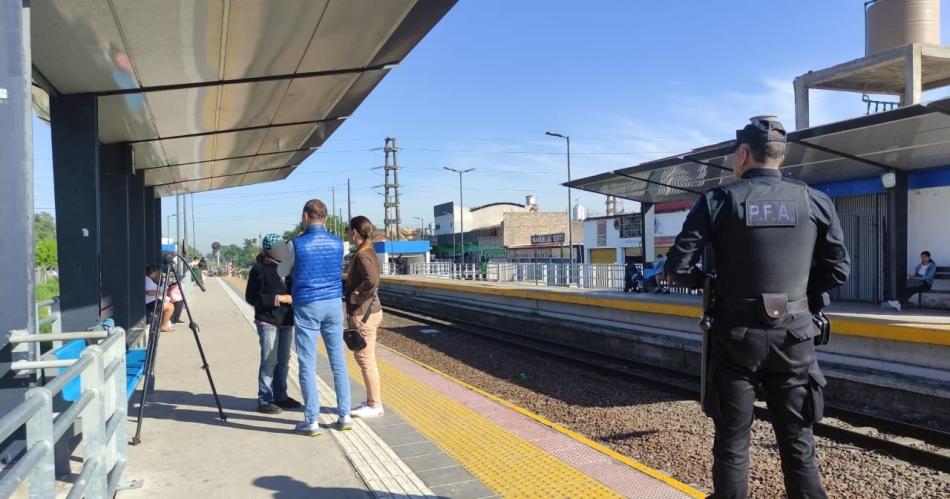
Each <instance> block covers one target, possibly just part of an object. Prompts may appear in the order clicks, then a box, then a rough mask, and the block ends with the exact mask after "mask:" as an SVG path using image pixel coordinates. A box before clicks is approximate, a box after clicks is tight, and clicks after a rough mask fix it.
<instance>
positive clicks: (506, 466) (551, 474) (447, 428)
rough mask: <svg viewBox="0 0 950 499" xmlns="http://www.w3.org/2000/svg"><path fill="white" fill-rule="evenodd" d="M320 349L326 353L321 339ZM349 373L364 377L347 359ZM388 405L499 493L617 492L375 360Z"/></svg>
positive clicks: (595, 494)
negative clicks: (383, 384) (383, 381)
mask: <svg viewBox="0 0 950 499" xmlns="http://www.w3.org/2000/svg"><path fill="white" fill-rule="evenodd" d="M320 349H321V350H322V351H323V352H324V355H325V354H326V351H325V350H324V348H323V344H322V343H321V344H320ZM347 361H348V362H347V364H348V367H349V371H350V376H351V377H352V378H353V379H355V380H362V374H361V373H360V370H359V366H357V365H356V362H355V361H353V359H352V358H349V359H347ZM378 364H379V371H380V377H381V378H382V379H383V380H385V390H386V405H387V406H388V407H391V408H393V409H395V410H396V411H397V412H399V415H400V416H402V418H403V419H405V420H406V422H407V423H409V424H410V425H412V426H413V427H415V428H416V430H418V431H419V433H422V434H423V435H425V436H426V437H427V438H428V439H429V440H431V441H432V442H433V443H434V444H436V445H438V446H439V447H440V448H441V449H442V450H443V451H444V452H445V453H446V454H448V455H449V456H451V457H452V458H453V459H455V460H456V461H457V462H458V463H459V465H461V466H462V467H464V468H465V469H467V470H468V471H469V472H470V473H472V474H473V475H475V476H476V477H477V478H478V479H479V480H481V481H482V483H484V484H485V485H486V486H487V487H489V488H491V489H492V490H494V491H495V492H497V493H498V494H500V495H501V496H503V497H545V498H548V497H571V498H575V497H585V498H586V497H598V498H599V497H620V496H619V495H618V494H616V493H614V492H613V491H612V490H610V489H608V488H607V487H606V486H604V485H603V484H602V483H600V482H598V481H597V480H594V479H593V478H590V477H588V476H587V475H585V474H584V473H582V472H580V471H578V470H576V469H575V468H573V467H571V466H569V465H568V464H567V463H565V462H563V461H561V460H560V459H558V458H556V457H554V456H551V455H550V454H548V453H547V452H545V451H544V450H543V449H541V448H539V447H537V446H535V445H533V444H531V443H528V442H526V441H525V440H522V439H521V437H519V436H517V435H515V434H513V433H511V432H509V431H508V430H506V429H504V428H502V427H501V426H499V425H497V424H495V423H494V422H492V421H489V420H488V419H486V418H484V417H482V416H480V415H478V414H476V413H474V412H472V411H471V410H470V409H469V408H467V407H465V406H464V405H462V404H460V403H458V402H456V401H455V400H453V399H451V398H449V397H447V396H445V395H443V394H442V393H440V392H438V391H437V390H435V389H433V388H430V387H429V386H428V385H426V384H424V383H421V382H419V381H417V380H415V379H413V378H412V377H411V376H409V375H407V374H406V373H404V372H403V371H402V370H400V369H398V368H396V367H393V366H392V365H390V364H389V363H387V362H385V361H382V360H378Z"/></svg>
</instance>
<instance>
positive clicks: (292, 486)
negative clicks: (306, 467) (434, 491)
mask: <svg viewBox="0 0 950 499" xmlns="http://www.w3.org/2000/svg"><path fill="white" fill-rule="evenodd" d="M253 485H254V486H256V487H259V488H262V489H266V490H272V491H274V495H273V497H274V499H299V498H327V499H336V498H344V499H349V498H357V497H359V498H364V497H372V495H371V494H369V493H368V492H367V491H365V490H360V489H352V488H341V487H311V486H309V485H307V484H306V483H304V482H301V481H300V480H297V479H294V478H292V477H289V476H286V475H283V476H262V477H258V478H255V479H254V482H253ZM399 497H405V498H409V499H413V498H417V497H419V498H421V497H426V498H437V499H438V498H442V497H443V496H419V495H401V496H399Z"/></svg>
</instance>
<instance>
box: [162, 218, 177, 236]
mask: <svg viewBox="0 0 950 499" xmlns="http://www.w3.org/2000/svg"><path fill="white" fill-rule="evenodd" d="M177 216H178V214H177V213H172V214H171V215H168V216H167V217H165V230H167V231H168V234H166V236H167V237H166V239H171V238H172V234H171V232H172V217H177ZM175 220H178V219H177V218H176V219H175Z"/></svg>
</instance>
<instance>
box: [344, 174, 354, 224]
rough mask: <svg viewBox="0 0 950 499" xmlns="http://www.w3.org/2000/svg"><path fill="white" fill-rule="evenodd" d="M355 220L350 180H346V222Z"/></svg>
mask: <svg viewBox="0 0 950 499" xmlns="http://www.w3.org/2000/svg"><path fill="white" fill-rule="evenodd" d="M350 220H353V202H352V201H351V200H350V179H346V221H347V222H349V221H350Z"/></svg>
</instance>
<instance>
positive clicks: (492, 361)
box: [380, 314, 950, 498]
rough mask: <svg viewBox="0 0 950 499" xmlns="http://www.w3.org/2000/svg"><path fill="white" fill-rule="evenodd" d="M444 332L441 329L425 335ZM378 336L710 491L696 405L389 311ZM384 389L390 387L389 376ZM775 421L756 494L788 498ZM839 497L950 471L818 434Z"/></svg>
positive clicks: (930, 480) (765, 436)
mask: <svg viewBox="0 0 950 499" xmlns="http://www.w3.org/2000/svg"><path fill="white" fill-rule="evenodd" d="M425 329H436V330H438V331H439V332H437V333H423V332H422V330H425ZM380 342H381V343H382V344H383V345H386V346H388V347H390V348H393V349H395V350H397V351H399V352H401V353H404V354H406V355H409V356H410V357H413V358H415V359H418V360H419V361H421V362H424V363H427V364H429V365H432V366H434V367H436V368H438V369H440V370H442V371H444V372H446V373H448V374H450V375H452V376H455V377H457V378H459V379H462V380H464V381H466V382H468V383H471V384H473V385H475V386H477V387H479V388H482V389H483V390H486V391H488V392H490V393H493V394H495V395H498V396H500V397H502V398H504V399H506V400H509V401H511V402H512V403H515V404H517V405H520V406H522V407H525V408H527V409H529V410H531V411H533V412H536V413H538V414H540V415H542V416H544V417H547V418H549V419H551V420H553V421H556V422H558V423H560V424H562V425H564V426H566V427H569V428H571V429H573V430H575V431H578V432H580V433H582V434H584V435H586V436H588V437H590V438H593V439H595V440H597V441H599V442H601V443H603V444H605V445H608V446H610V447H612V448H613V449H615V450H617V451H619V452H622V453H624V454H626V455H628V456H630V457H632V458H634V459H637V460H638V461H641V462H643V463H644V464H646V465H648V466H651V467H653V468H656V469H660V470H663V471H666V472H668V473H670V474H671V475H673V476H674V477H676V478H677V479H679V480H680V481H683V482H685V483H689V484H691V485H693V486H696V487H698V488H701V489H705V490H710V489H711V488H712V480H711V471H710V470H711V469H712V454H711V450H710V449H711V448H712V436H713V426H712V422H711V421H710V420H709V419H708V418H706V417H705V416H704V415H703V413H702V411H701V410H700V408H699V405H698V404H697V403H696V402H694V401H689V400H683V399H682V398H681V397H678V396H676V395H672V394H669V393H665V392H663V391H661V390H658V389H657V388H656V387H653V386H649V385H644V384H641V383H637V382H634V381H627V380H621V379H617V378H613V377H604V376H602V375H599V374H597V373H592V372H590V371H589V370H585V369H584V368H582V367H578V366H574V365H571V364H568V363H565V362H561V361H558V360H556V359H551V358H547V357H544V356H540V355H537V354H532V353H530V352H526V351H521V350H516V349H510V348H507V347H505V346H503V345H501V344H499V343H496V342H493V341H490V340H486V339H482V338H478V337H476V336H472V335H468V334H464V333H459V332H455V331H449V330H446V329H445V328H442V327H439V326H431V325H427V324H422V323H419V322H416V321H411V320H408V319H404V318H401V317H396V316H393V315H388V314H387V315H386V319H385V321H384V322H383V326H382V328H381V329H380ZM383 383H384V390H385V380H383ZM774 440H775V439H774V435H773V433H772V430H771V427H770V426H769V425H768V424H767V423H765V422H762V421H758V420H757V421H755V423H754V424H753V426H752V448H751V454H752V466H751V470H750V473H749V487H750V495H751V496H752V497H770V498H771V497H782V496H783V495H784V489H783V485H782V473H781V467H780V462H779V456H778V450H777V448H776V446H775V443H774ZM817 443H818V455H819V462H820V465H821V469H822V478H823V480H824V483H825V487H826V488H827V489H828V493H829V495H830V496H831V497H848V498H851V497H874V498H878V497H900V498H911V497H945V498H946V497H950V475H946V474H942V473H939V472H935V471H932V470H928V469H925V468H920V467H916V466H911V465H908V464H906V463H903V462H900V461H895V460H893V459H890V458H889V457H887V456H884V455H880V454H876V453H871V452H868V451H864V450H862V449H858V448H855V447H852V446H848V445H842V444H838V443H835V442H833V441H831V440H828V439H824V438H818V439H817Z"/></svg>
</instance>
